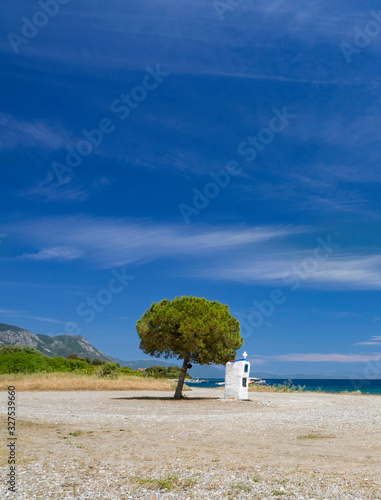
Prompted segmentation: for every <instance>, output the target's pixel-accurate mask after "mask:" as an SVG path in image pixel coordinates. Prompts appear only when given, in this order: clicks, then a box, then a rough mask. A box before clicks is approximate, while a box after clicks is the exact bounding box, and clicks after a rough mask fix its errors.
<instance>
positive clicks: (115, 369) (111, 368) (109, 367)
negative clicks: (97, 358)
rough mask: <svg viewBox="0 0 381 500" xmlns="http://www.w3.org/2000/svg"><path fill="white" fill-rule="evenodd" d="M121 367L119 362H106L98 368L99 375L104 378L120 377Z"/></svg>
mask: <svg viewBox="0 0 381 500" xmlns="http://www.w3.org/2000/svg"><path fill="white" fill-rule="evenodd" d="M119 367H120V365H119V364H118V363H106V364H104V365H102V366H100V367H99V368H98V370H97V375H98V377H102V378H118V376H119V372H120V370H119Z"/></svg>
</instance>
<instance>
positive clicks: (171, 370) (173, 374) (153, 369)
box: [143, 366, 192, 378]
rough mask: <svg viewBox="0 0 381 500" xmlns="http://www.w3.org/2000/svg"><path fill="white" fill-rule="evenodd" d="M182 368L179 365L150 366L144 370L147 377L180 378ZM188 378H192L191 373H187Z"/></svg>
mask: <svg viewBox="0 0 381 500" xmlns="http://www.w3.org/2000/svg"><path fill="white" fill-rule="evenodd" d="M180 372H181V368H180V367H179V366H168V368H165V367H164V366H150V367H149V368H146V370H144V372H143V375H144V376H146V377H155V378H179V376H180ZM186 378H192V377H191V376H190V375H188V374H186Z"/></svg>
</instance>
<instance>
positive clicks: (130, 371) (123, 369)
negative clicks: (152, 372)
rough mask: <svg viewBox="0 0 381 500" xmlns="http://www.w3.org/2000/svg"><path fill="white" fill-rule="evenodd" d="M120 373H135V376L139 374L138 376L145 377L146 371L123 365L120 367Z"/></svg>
mask: <svg viewBox="0 0 381 500" xmlns="http://www.w3.org/2000/svg"><path fill="white" fill-rule="evenodd" d="M120 373H122V374H123V375H133V376H135V377H136V376H138V377H143V376H144V372H138V371H135V370H133V369H132V368H130V367H129V366H123V367H122V368H121V369H120Z"/></svg>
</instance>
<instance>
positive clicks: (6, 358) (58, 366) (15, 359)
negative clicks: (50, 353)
mask: <svg viewBox="0 0 381 500" xmlns="http://www.w3.org/2000/svg"><path fill="white" fill-rule="evenodd" d="M89 368H90V371H89ZM73 371H76V372H77V371H83V372H85V373H90V372H91V371H93V369H92V367H91V366H89V365H88V364H87V363H85V362H84V361H80V360H72V359H67V358H63V357H61V356H56V357H54V358H48V357H47V356H44V355H42V354H41V353H40V352H39V351H37V350H36V349H33V348H32V347H21V346H5V347H3V348H1V349H0V373H36V372H73Z"/></svg>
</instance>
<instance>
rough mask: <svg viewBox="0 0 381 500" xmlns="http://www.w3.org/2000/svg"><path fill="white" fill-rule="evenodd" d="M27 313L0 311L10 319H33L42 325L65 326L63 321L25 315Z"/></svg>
mask: <svg viewBox="0 0 381 500" xmlns="http://www.w3.org/2000/svg"><path fill="white" fill-rule="evenodd" d="M26 313H27V311H18V310H14V309H0V314H2V315H4V316H10V317H12V318H23V319H34V320H37V321H42V322H44V323H54V324H58V325H65V324H66V322H65V321H59V320H57V319H53V318H47V317H45V316H34V315H30V314H26Z"/></svg>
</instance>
